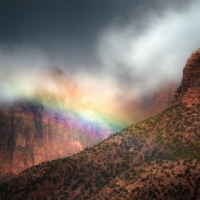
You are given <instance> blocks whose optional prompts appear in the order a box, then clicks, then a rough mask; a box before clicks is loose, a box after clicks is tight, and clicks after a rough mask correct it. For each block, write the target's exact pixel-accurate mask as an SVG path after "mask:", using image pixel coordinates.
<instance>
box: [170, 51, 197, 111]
mask: <svg viewBox="0 0 200 200" xmlns="http://www.w3.org/2000/svg"><path fill="white" fill-rule="evenodd" d="M178 103H181V104H183V105H185V106H186V107H191V106H192V105H193V104H199V103H200V48H199V49H198V50H196V51H195V52H193V53H192V55H191V56H190V57H189V58H188V60H187V63H186V65H185V67H184V69H183V78H182V82H181V85H180V86H179V88H178V89H177V91H176V94H175V97H174V99H173V101H172V102H171V105H174V104H178Z"/></svg>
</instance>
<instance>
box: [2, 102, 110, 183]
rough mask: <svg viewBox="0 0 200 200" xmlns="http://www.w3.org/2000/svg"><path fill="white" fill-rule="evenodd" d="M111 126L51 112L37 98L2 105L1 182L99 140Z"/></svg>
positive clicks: (75, 151)
mask: <svg viewBox="0 0 200 200" xmlns="http://www.w3.org/2000/svg"><path fill="white" fill-rule="evenodd" d="M105 133H107V134H108V135H109V133H108V127H106V126H103V125H102V124H99V127H96V124H95V126H94V125H93V124H85V123H81V122H80V121H78V120H77V119H76V118H73V116H68V117H66V116H65V117H64V116H63V115H61V114H58V113H52V112H50V111H48V110H47V109H45V108H44V106H42V105H40V104H37V103H36V102H34V103H33V102H16V103H14V104H13V105H12V106H8V107H7V108H5V107H4V108H3V109H0V163H1V166H0V182H4V181H5V180H8V179H9V178H11V177H12V175H14V174H18V173H20V172H21V171H23V170H25V169H27V168H29V167H31V166H33V165H36V164H38V163H41V162H44V161H50V160H53V159H57V158H61V157H67V156H70V155H72V154H74V153H77V152H79V151H81V150H83V149H84V148H86V147H89V146H92V145H94V144H95V143H97V142H99V141H100V140H102V139H103V137H104V136H105Z"/></svg>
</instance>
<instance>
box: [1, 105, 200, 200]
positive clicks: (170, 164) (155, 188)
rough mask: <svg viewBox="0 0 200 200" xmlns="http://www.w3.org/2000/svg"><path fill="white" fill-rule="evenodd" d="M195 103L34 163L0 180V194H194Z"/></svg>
mask: <svg viewBox="0 0 200 200" xmlns="http://www.w3.org/2000/svg"><path fill="white" fill-rule="evenodd" d="M199 109H200V106H199V105H195V106H193V107H191V108H186V107H184V106H182V105H175V106H173V107H171V108H169V109H168V110H166V111H164V112H162V113H161V114H159V115H157V116H156V117H152V118H149V119H147V120H144V121H142V122H140V123H137V124H136V125H133V126H131V127H129V128H127V129H126V130H124V131H122V132H120V133H116V134H115V135H113V136H111V137H110V138H108V139H107V140H104V141H103V142H101V143H99V144H98V145H96V146H94V147H92V148H89V149H86V150H84V151H83V152H81V153H79V154H76V155H73V156H71V157H68V158H64V159H58V160H54V161H52V162H45V163H41V164H40V165H36V166H34V167H32V168H30V169H27V170H25V171H24V172H23V173H21V174H20V175H19V176H18V177H17V178H14V179H12V180H11V181H10V182H8V183H6V184H3V185H2V186H1V192H0V194H1V196H0V197H1V199H133V197H135V199H137V198H138V199H147V198H149V199H153V198H157V199H159V198H160V199H163V198H164V197H165V198H170V199H182V198H184V199H192V198H193V199H196V197H197V195H198V194H200V191H198V188H199V187H198V186H199V183H200V174H199V170H200V163H199V161H200V155H199V150H200V140H199V137H200V132H199V126H200V116H199V115H198V113H199ZM177 114H178V115H177ZM174 122H176V123H174ZM136 197H137V198H136Z"/></svg>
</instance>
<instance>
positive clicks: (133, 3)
mask: <svg viewBox="0 0 200 200" xmlns="http://www.w3.org/2000/svg"><path fill="white" fill-rule="evenodd" d="M184 2H187V1H183V0H181V1H180V0H176V1H172V0H171V1H166V0H161V1H158V0H142V1H138V0H126V1H122V0H97V1H94V0H66V1H64V0H57V1H56V0H42V1H41V0H30V1H25V0H18V1H15V0H12V1H11V0H6V1H5V0H3V1H1V2H0V25H1V31H0V43H1V44H2V43H4V44H9V45H12V44H15V45H21V44H24V43H25V44H28V45H32V46H34V47H37V48H38V49H40V50H41V51H44V52H45V53H46V55H47V56H49V57H50V58H51V59H52V60H53V61H55V60H61V59H64V60H66V61H67V63H68V64H70V65H72V66H73V68H74V67H75V66H76V67H77V65H78V64H83V65H84V66H85V65H86V66H88V67H89V66H91V65H92V66H93V67H94V66H96V64H95V63H96V62H97V60H96V54H95V44H96V40H97V37H98V35H99V33H100V32H101V31H102V30H103V29H105V28H106V27H107V26H109V25H110V24H111V23H113V22H116V21H117V23H118V25H120V26H122V28H124V27H125V26H126V25H127V24H129V23H130V22H132V21H134V22H135V26H137V31H138V32H139V33H140V32H141V31H143V30H144V29H145V26H146V19H145V16H146V13H148V12H154V13H155V14H157V15H161V14H162V12H163V10H164V9H167V8H168V7H169V6H172V7H176V8H177V9H181V8H182V7H184V5H186V4H185V3H184ZM82 67H83V66H82Z"/></svg>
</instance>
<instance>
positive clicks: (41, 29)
mask: <svg viewBox="0 0 200 200" xmlns="http://www.w3.org/2000/svg"><path fill="white" fill-rule="evenodd" d="M199 7H200V2H199V1H198V0H140V1H138V0H95V1H94V0H65V1H64V0H42V1H41V0H29V1H25V0H18V1H15V0H1V1H0V70H1V73H0V93H1V97H0V100H2V101H5V100H6V101H7V100H9V99H13V98H17V97H19V96H21V95H22V94H27V93H29V94H30V93H31V94H32V93H35V91H36V90H40V88H41V85H42V86H43V87H44V88H45V89H46V90H47V91H49V90H51V92H52V90H54V92H55V90H56V91H57V90H58V92H55V93H57V94H59V95H60V96H62V94H61V93H62V91H63V90H60V87H57V86H56V87H51V86H52V80H51V79H52V76H51V72H50V73H49V72H47V71H48V70H50V71H51V69H52V68H53V67H56V68H60V69H61V70H62V71H63V73H64V74H65V75H66V77H68V78H69V77H70V80H73V81H72V82H75V83H76V84H77V85H78V86H77V87H78V88H79V90H78V91H81V99H84V102H85V101H89V102H90V103H89V104H93V103H92V102H95V101H96V100H95V99H98V101H96V102H98V105H99V106H101V107H104V108H105V105H111V104H112V102H115V103H113V104H114V105H115V106H114V108H116V107H118V108H119V107H120V106H122V107H121V108H124V107H123V106H127V105H129V104H130V102H132V101H136V100H138V99H140V98H141V97H143V96H146V95H147V96H148V95H149V94H152V92H153V91H154V90H155V88H157V87H158V86H159V85H160V84H162V83H163V82H169V81H170V82H174V81H175V82H180V81H181V78H182V70H183V67H184V65H185V63H186V60H187V58H188V57H189V56H190V55H191V53H192V52H193V51H195V50H196V49H198V48H199V47H200V45H199V44H200V37H199V35H200V20H199V17H200V14H199ZM47 74H50V75H47ZM53 84H54V86H55V84H57V83H55V81H54V83H53ZM70 87H71V86H70ZM91 91H92V92H91ZM79 96H80V95H79ZM86 96H87V98H88V99H87V100H85V98H86ZM102 102H103V103H102ZM94 104H95V105H96V104H97V103H94ZM114 108H113V109H114ZM116 110H117V111H119V110H120V109H116Z"/></svg>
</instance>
